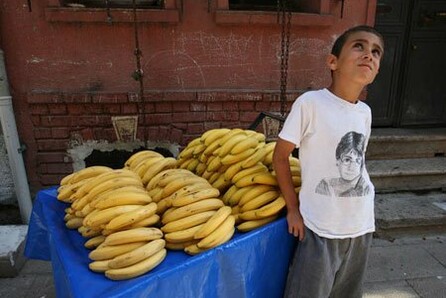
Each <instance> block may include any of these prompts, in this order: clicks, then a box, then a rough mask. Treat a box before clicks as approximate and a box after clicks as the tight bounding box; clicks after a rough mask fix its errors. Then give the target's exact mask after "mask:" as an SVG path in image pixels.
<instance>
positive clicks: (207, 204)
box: [161, 199, 224, 224]
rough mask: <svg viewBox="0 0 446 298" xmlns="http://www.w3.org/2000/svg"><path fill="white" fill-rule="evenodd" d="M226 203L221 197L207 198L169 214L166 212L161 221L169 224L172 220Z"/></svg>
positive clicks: (216, 207) (215, 208) (214, 208)
mask: <svg viewBox="0 0 446 298" xmlns="http://www.w3.org/2000/svg"><path fill="white" fill-rule="evenodd" d="M223 206H224V204H223V202H222V201H221V200H220V199H205V200H201V201H198V202H195V203H192V204H189V205H186V206H183V207H178V208H176V209H175V210H173V211H172V212H169V213H168V214H164V215H163V217H162V219H161V222H162V223H163V224H167V223H169V222H171V221H174V220H178V219H181V218H184V217H187V216H190V215H194V214H197V213H200V212H204V211H210V210H217V209H219V208H220V207H223Z"/></svg>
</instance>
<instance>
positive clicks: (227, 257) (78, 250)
mask: <svg viewBox="0 0 446 298" xmlns="http://www.w3.org/2000/svg"><path fill="white" fill-rule="evenodd" d="M67 206H68V204H66V203H62V202H60V201H58V200H57V199H56V188H49V189H44V190H41V191H39V192H38V193H37V196H36V199H35V201H34V206H33V211H32V215H31V219H30V223H29V228H28V236H27V240H26V247H25V255H26V256H27V257H28V258H32V259H40V260H47V261H51V263H52V267H53V275H54V284H55V288H56V294H57V297H82V298H85V297H157V298H162V297H194V298H196V297H231V298H232V297H256V298H257V297H268V298H272V297H281V296H282V294H283V290H284V287H285V280H286V275H287V272H288V264H289V261H290V259H291V256H292V253H293V250H294V246H295V240H294V237H292V236H290V235H289V234H288V232H287V228H286V220H285V218H283V217H282V218H280V219H278V220H276V221H275V222H272V223H270V224H268V225H266V226H263V227H261V228H258V229H256V230H253V231H251V232H248V233H236V234H235V235H234V237H233V238H232V239H231V240H230V241H229V242H226V243H225V244H223V245H221V246H219V247H217V248H214V249H211V250H209V251H206V252H203V253H201V254H199V255H195V256H189V255H187V254H186V253H184V252H182V251H170V250H169V251H168V253H167V256H166V258H165V259H164V261H163V262H162V263H161V264H160V265H158V266H157V267H156V268H154V269H153V270H152V271H150V272H148V273H146V274H144V275H141V276H139V277H136V278H133V279H129V280H124V281H112V280H109V279H107V278H106V277H105V276H104V274H101V273H94V272H92V271H90V270H89V269H88V264H89V263H90V260H89V258H88V253H89V252H90V251H89V250H88V249H86V248H85V247H84V243H85V241H86V239H85V238H83V237H82V236H81V235H80V234H79V233H78V232H77V231H76V230H69V229H67V228H66V227H65V222H64V220H63V217H64V215H65V211H64V209H65V208H66V207H67Z"/></svg>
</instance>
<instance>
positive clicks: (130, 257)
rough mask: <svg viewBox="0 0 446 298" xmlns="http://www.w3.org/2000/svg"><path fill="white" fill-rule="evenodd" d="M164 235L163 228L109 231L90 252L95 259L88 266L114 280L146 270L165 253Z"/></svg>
mask: <svg viewBox="0 0 446 298" xmlns="http://www.w3.org/2000/svg"><path fill="white" fill-rule="evenodd" d="M162 237H163V232H162V231H161V230H160V229H158V228H134V229H129V230H125V231H119V232H116V233H113V234H110V235H108V236H107V237H105V238H104V239H103V241H102V243H101V244H100V245H98V246H96V247H95V248H94V250H92V251H91V252H90V253H89V255H88V257H89V258H90V259H91V260H92V262H91V263H90V264H89V268H90V270H92V271H94V272H101V273H105V276H106V277H108V278H110V279H113V280H124V279H129V278H133V277H137V276H140V275H142V274H145V273H147V272H149V271H150V270H152V269H153V268H155V267H156V266H158V265H159V264H160V263H161V262H162V261H163V260H164V258H165V257H166V254H167V251H166V249H165V243H166V242H165V240H164V239H162ZM90 240H92V239H90ZM90 240H89V241H90Z"/></svg>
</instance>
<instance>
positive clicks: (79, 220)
mask: <svg viewBox="0 0 446 298" xmlns="http://www.w3.org/2000/svg"><path fill="white" fill-rule="evenodd" d="M83 220H84V218H83V217H73V218H70V219H69V220H68V221H67V222H65V226H66V227H67V228H69V229H78V228H79V227H80V226H82V225H83Z"/></svg>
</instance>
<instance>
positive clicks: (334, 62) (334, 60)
mask: <svg viewBox="0 0 446 298" xmlns="http://www.w3.org/2000/svg"><path fill="white" fill-rule="evenodd" d="M326 63H327V66H328V67H329V68H330V69H331V70H332V71H335V70H336V69H337V66H338V57H336V56H335V55H333V54H330V55H328V56H327V60H326Z"/></svg>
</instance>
